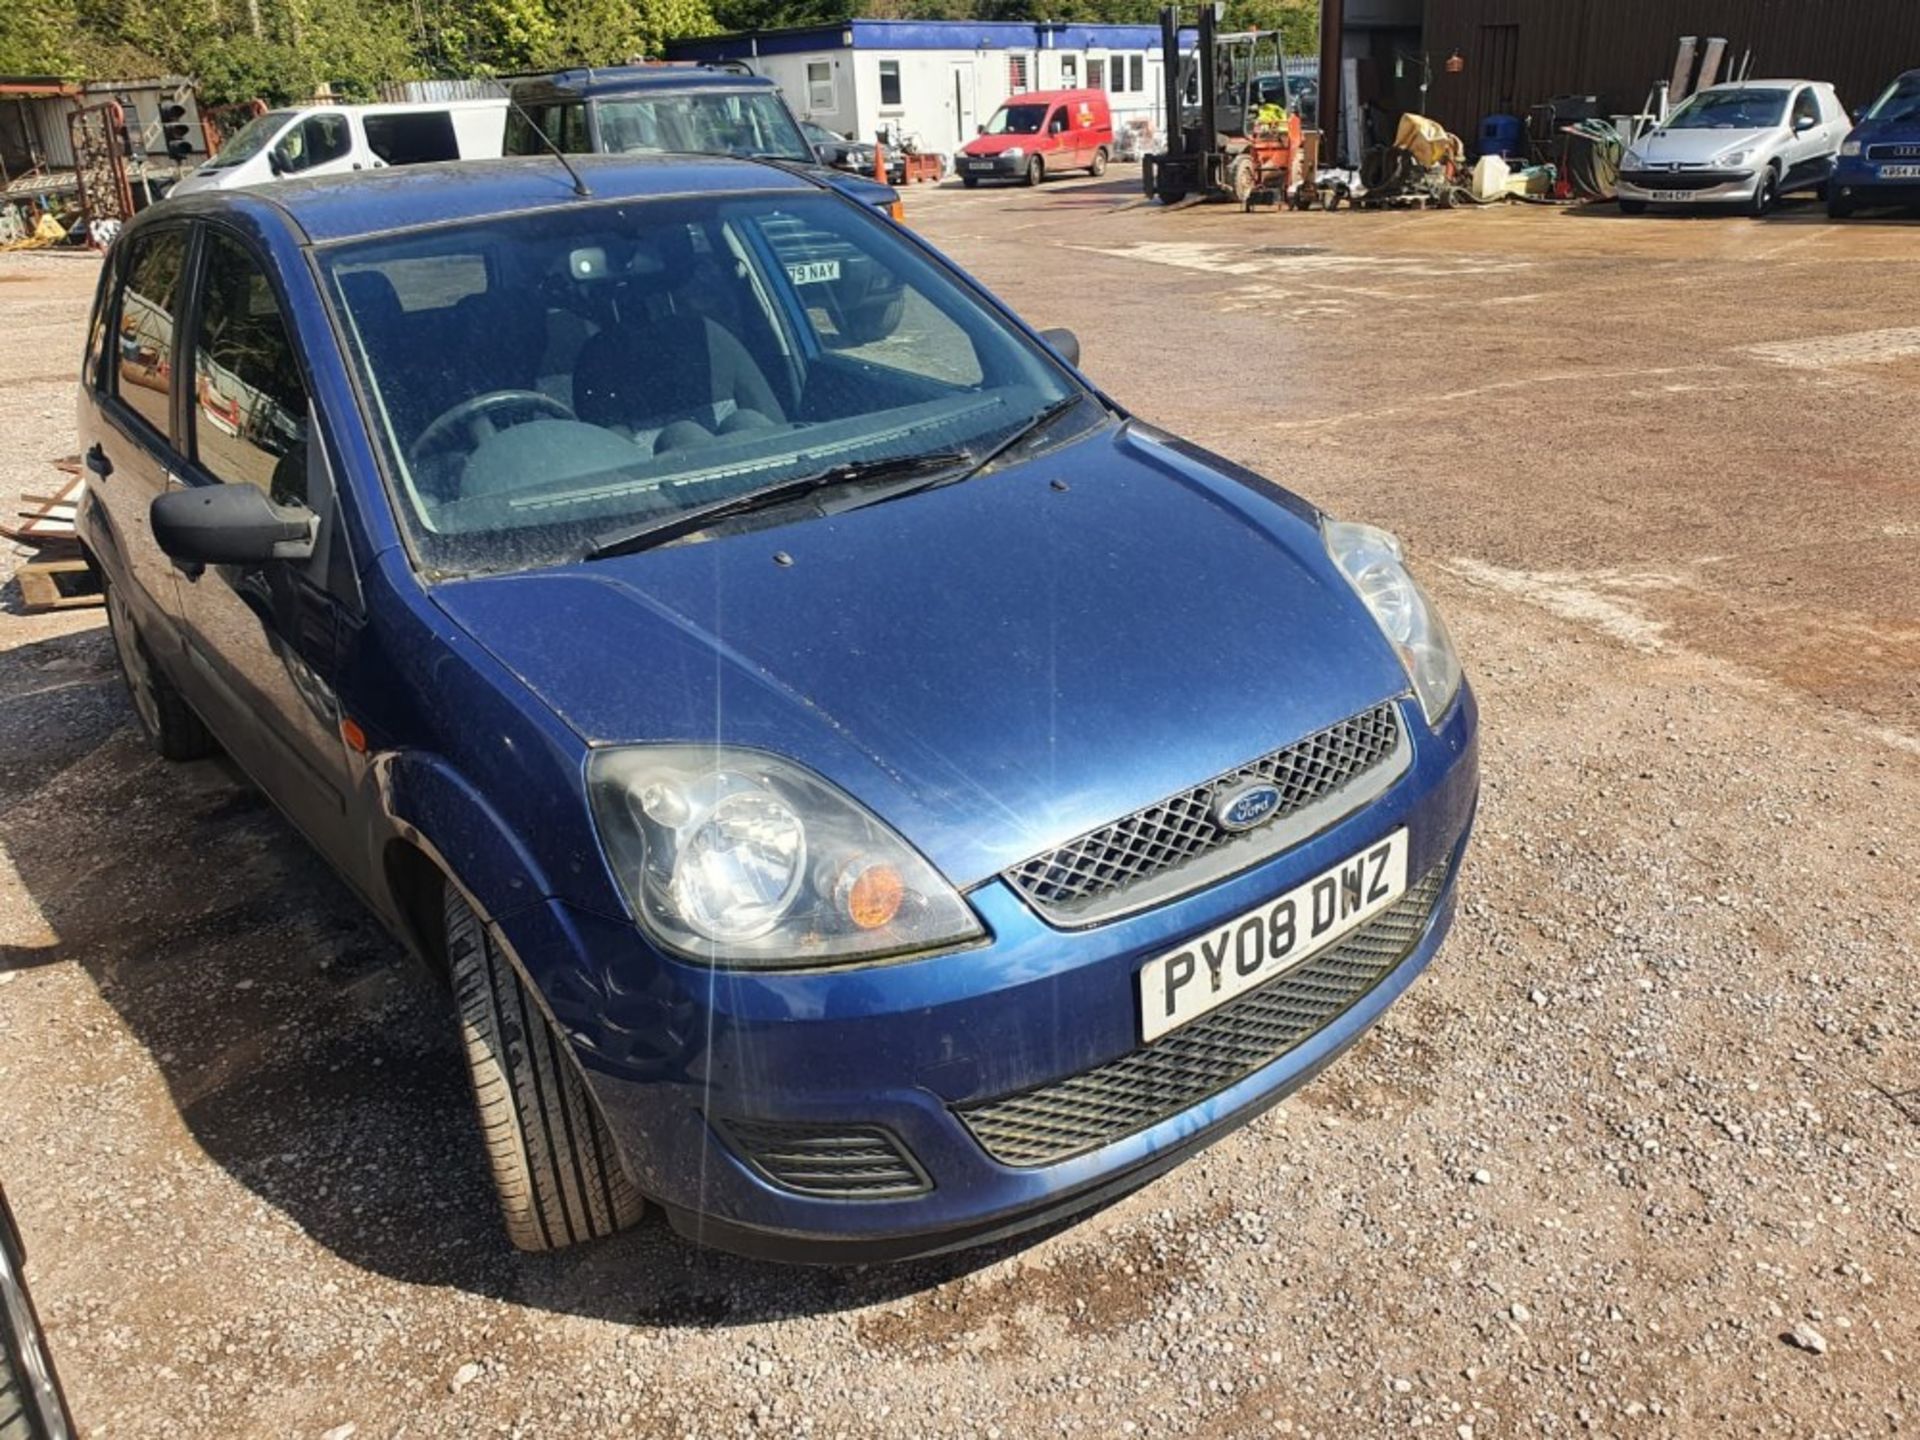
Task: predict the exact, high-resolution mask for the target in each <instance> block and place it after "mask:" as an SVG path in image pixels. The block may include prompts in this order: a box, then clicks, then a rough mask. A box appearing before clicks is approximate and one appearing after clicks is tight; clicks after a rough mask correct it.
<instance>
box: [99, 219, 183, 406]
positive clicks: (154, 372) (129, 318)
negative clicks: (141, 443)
mask: <svg viewBox="0 0 1920 1440" xmlns="http://www.w3.org/2000/svg"><path fill="white" fill-rule="evenodd" d="M186 263H187V232H186V231H185V230H161V231H157V232H149V233H147V234H145V235H142V236H140V237H139V239H138V240H136V241H135V242H134V249H133V253H132V254H131V256H130V257H129V258H128V261H127V283H126V285H125V287H124V288H123V289H122V290H121V292H120V306H119V318H118V322H117V324H118V335H117V337H116V339H117V345H118V351H117V356H118V358H117V361H116V363H115V365H114V367H113V392H114V394H116V395H118V396H119V397H120V399H121V401H122V402H124V403H125V405H126V406H127V408H128V409H129V410H131V411H133V412H134V414H136V415H138V416H139V417H140V418H141V419H143V420H144V421H146V422H147V424H148V425H149V426H151V427H152V428H153V431H154V433H155V434H157V435H159V436H160V437H161V438H163V439H164V438H166V437H167V435H168V434H169V433H170V432H171V430H172V428H173V426H172V404H171V401H170V400H169V398H168V396H169V392H170V390H171V387H172V384H173V328H174V320H175V318H176V317H177V315H178V312H179V306H180V297H181V293H182V291H183V290H184V289H185V286H184V285H183V284H182V280H183V278H184V271H185V269H186Z"/></svg>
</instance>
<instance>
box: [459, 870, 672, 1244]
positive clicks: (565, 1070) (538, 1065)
mask: <svg viewBox="0 0 1920 1440" xmlns="http://www.w3.org/2000/svg"><path fill="white" fill-rule="evenodd" d="M443 913H444V917H445V923H446V944H447V965H448V969H449V972H450V976H451V979H452V981H453V998H454V1003H455V1004H456V1005H457V1006H458V1008H459V1014H460V1039H461V1044H462V1047H463V1048H464V1050H465V1051H466V1057H467V1074H468V1076H469V1078H470V1079H471V1080H472V1081H473V1103H474V1107H475V1109H476V1110H478V1112H479V1116H480V1137H481V1140H482V1141H483V1143H484V1144H485V1145H486V1149H487V1160H488V1163H489V1165H490V1166H491V1168H492V1170H493V1184H494V1189H495V1191H496V1192H497V1193H498V1194H499V1197H500V1211H501V1216H502V1218H503V1219H504V1220H505V1221H506V1226H507V1238H508V1239H509V1240H511V1241H512V1242H513V1243H514V1245H515V1246H517V1247H518V1248H519V1249H522V1250H557V1249H559V1248H560V1247H561V1246H563V1245H572V1244H576V1243H578V1242H579V1241H582V1240H593V1239H598V1238H599V1237H601V1236H603V1235H611V1234H613V1233H614V1232H615V1231H616V1230H623V1229H625V1228H626V1227H627V1226H629V1225H631V1224H633V1223H634V1222H635V1221H636V1220H638V1219H639V1218H640V1216H641V1213H642V1212H643V1211H644V1210H645V1208H646V1205H645V1202H644V1201H643V1200H641V1198H640V1194H639V1192H638V1191H637V1190H635V1189H634V1188H633V1182H632V1181H630V1180H629V1179H627V1176H626V1172H625V1171H624V1170H622V1169H621V1168H620V1160H619V1157H618V1156H617V1155H615V1153H614V1149H613V1139H612V1137H611V1136H610V1135H608V1133H607V1126H606V1122H605V1121H604V1120H602V1119H601V1118H600V1112H599V1111H598V1110H597V1109H595V1108H594V1105H593V1101H592V1099H591V1098H590V1097H589V1096H588V1094H587V1085H586V1081H585V1080H583V1079H582V1078H581V1075H580V1067H579V1066H578V1065H577V1064H576V1063H575V1062H574V1059H573V1056H572V1054H571V1053H570V1052H569V1050H568V1048H567V1042H566V1040H565V1038H564V1037H563V1036H562V1035H561V1034H560V1032H559V1031H558V1030H557V1029H556V1028H555V1027H554V1024H553V1022H552V1021H551V1020H549V1019H548V1018H547V1014H546V1012H545V1011H544V1010H542V1009H540V1007H539V1006H538V1005H537V1004H536V1003H535V1001H534V997H533V995H532V994H531V993H530V991H529V990H528V988H527V985H526V982H525V981H523V980H522V979H521V978H520V972H519V971H517V970H515V969H514V967H513V964H512V962H511V961H509V960H508V959H507V956H506V952H505V951H504V950H503V949H502V948H501V945H500V942H499V940H498V939H497V938H496V937H495V936H494V934H493V932H492V930H490V929H489V928H488V927H487V925H486V923H485V922H484V921H482V920H481V919H480V917H479V916H478V915H477V914H475V913H474V910H473V907H472V906H471V905H469V904H468V903H467V901H466V897H465V896H463V895H461V893H460V892H459V891H458V890H456V889H455V888H454V887H453V886H452V885H449V886H447V895H446V904H445V907H444V912H443Z"/></svg>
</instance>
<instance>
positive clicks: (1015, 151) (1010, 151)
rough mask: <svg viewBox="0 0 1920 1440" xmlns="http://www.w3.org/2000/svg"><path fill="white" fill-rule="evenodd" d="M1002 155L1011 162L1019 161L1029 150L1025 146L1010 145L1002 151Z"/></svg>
mask: <svg viewBox="0 0 1920 1440" xmlns="http://www.w3.org/2000/svg"><path fill="white" fill-rule="evenodd" d="M1000 153H1001V154H1002V155H1004V156H1006V157H1007V159H1009V160H1018V159H1019V158H1020V157H1021V156H1022V155H1024V154H1026V153H1027V150H1026V147H1025V146H1024V145H1009V146H1008V147H1007V148H1006V149H1004V150H1002V151H1001V152H1000Z"/></svg>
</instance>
